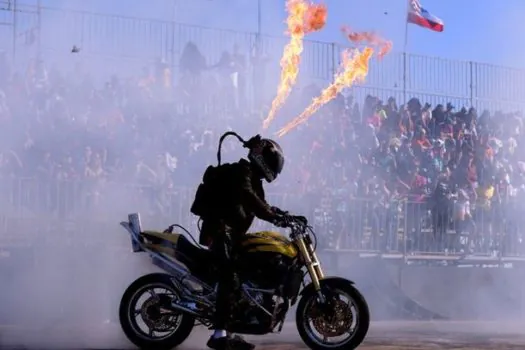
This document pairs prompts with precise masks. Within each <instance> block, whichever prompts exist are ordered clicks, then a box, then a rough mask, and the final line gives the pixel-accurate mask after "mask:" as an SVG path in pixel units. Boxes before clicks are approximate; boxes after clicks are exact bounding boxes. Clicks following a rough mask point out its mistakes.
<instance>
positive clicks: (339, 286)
mask: <svg viewBox="0 0 525 350" xmlns="http://www.w3.org/2000/svg"><path fill="white" fill-rule="evenodd" d="M321 288H322V290H329V291H334V292H338V293H339V294H345V296H347V297H349V298H350V299H351V300H352V304H353V305H354V307H355V308H356V310H357V315H355V314H354V318H356V319H357V320H356V321H357V324H356V329H355V331H354V333H353V335H352V336H351V337H350V338H349V339H347V340H345V341H343V342H341V343H337V344H323V343H321V340H320V339H316V338H315V337H314V334H312V332H311V329H312V328H313V327H311V326H309V323H310V322H309V320H308V319H307V315H306V314H307V311H308V310H307V308H309V307H310V305H311V303H312V302H315V301H316V300H317V292H316V291H315V289H314V288H307V289H306V290H305V293H304V294H303V296H302V297H301V300H300V301H299V304H298V305H297V311H296V318H295V321H296V326H297V331H298V332H299V335H300V336H301V339H302V340H303V342H304V343H305V344H306V346H308V347H309V348H310V349H312V350H328V349H330V350H342V349H344V350H353V349H356V348H357V347H358V346H359V345H360V344H361V343H362V342H363V340H364V339H365V337H366V334H367V333H368V328H369V327H370V311H369V309H368V304H367V302H366V300H365V298H364V297H363V295H362V294H361V293H360V292H359V291H358V290H357V289H356V288H355V287H354V286H353V284H352V282H350V281H348V280H345V279H342V278H333V279H330V278H327V279H324V280H322V281H321ZM356 316H357V317H356Z"/></svg>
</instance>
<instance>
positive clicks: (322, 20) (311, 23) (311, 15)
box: [305, 4, 328, 33]
mask: <svg viewBox="0 0 525 350" xmlns="http://www.w3.org/2000/svg"><path fill="white" fill-rule="evenodd" d="M327 16H328V11H327V9H326V5H324V4H318V5H315V4H310V5H309V6H308V10H306V18H305V22H306V26H305V32H306V33H312V32H317V31H319V30H321V29H323V27H324V25H325V24H326V17H327Z"/></svg>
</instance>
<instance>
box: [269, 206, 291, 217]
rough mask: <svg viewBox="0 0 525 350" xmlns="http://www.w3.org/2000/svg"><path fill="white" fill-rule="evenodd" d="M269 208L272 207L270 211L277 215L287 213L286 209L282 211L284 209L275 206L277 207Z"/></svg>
mask: <svg viewBox="0 0 525 350" xmlns="http://www.w3.org/2000/svg"><path fill="white" fill-rule="evenodd" d="M271 209H272V211H273V212H274V213H275V214H277V215H279V216H282V215H287V214H288V212H287V211H284V210H282V209H279V208H277V207H272V208H271Z"/></svg>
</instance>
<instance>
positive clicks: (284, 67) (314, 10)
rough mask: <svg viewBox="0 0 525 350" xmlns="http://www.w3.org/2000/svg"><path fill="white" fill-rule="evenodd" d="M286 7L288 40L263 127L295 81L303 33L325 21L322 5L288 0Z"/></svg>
mask: <svg viewBox="0 0 525 350" xmlns="http://www.w3.org/2000/svg"><path fill="white" fill-rule="evenodd" d="M286 8H287V10H288V18H287V20H286V22H287V26H288V34H289V35H290V42H289V43H288V44H287V45H286V46H285V47H284V52H283V56H282V58H281V80H280V82H279V86H278V88H277V95H276V96H275V98H274V100H273V101H272V107H271V109H270V112H269V113H268V116H267V117H266V119H265V120H264V122H263V128H264V129H266V128H268V126H269V124H270V122H271V121H272V120H273V119H274V118H275V113H276V112H277V110H278V109H279V108H280V107H281V106H282V105H283V104H284V102H285V101H286V99H287V98H288V96H289V95H290V92H291V91H292V86H293V85H295V83H296V81H297V76H298V75H299V63H300V62H301V53H302V52H303V39H304V36H305V34H307V33H311V32H314V31H318V30H321V29H322V28H323V27H324V25H325V23H326V17H327V10H326V6H324V5H313V4H309V3H307V2H306V0H288V1H287V3H286Z"/></svg>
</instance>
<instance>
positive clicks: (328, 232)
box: [0, 179, 525, 258]
mask: <svg viewBox="0 0 525 350" xmlns="http://www.w3.org/2000/svg"><path fill="white" fill-rule="evenodd" d="M1 190H2V193H1V197H0V198H3V201H2V203H1V204H2V215H1V216H0V217H1V221H0V246H2V245H12V244H23V243H24V242H26V243H31V242H33V243H34V242H42V241H61V242H74V241H75V239H76V238H77V237H81V236H82V237H84V239H83V240H82V241H84V242H87V243H93V242H99V241H104V242H105V244H106V245H107V244H110V243H108V236H113V235H112V234H111V235H109V233H112V232H114V231H115V230H117V224H118V222H119V221H121V220H123V219H125V218H126V214H127V213H129V212H134V211H140V212H141V213H142V215H143V217H144V222H145V225H146V226H149V227H151V228H156V229H161V228H165V227H167V226H168V225H169V224H171V223H174V222H176V223H179V224H181V225H183V226H185V227H188V228H189V229H190V231H191V232H194V233H196V232H198V231H197V222H196V218H195V217H194V216H192V215H191V214H190V212H189V208H190V206H191V201H192V199H193V194H194V189H187V188H171V189H163V188H161V187H156V186H146V185H125V184H120V183H109V182H98V183H95V182H88V181H78V182H69V181H37V180H36V179H19V180H11V181H8V180H6V179H4V180H2V187H1ZM268 200H269V202H270V203H271V204H272V205H276V206H279V207H281V208H285V209H287V210H290V211H292V212H295V213H301V214H303V215H305V216H307V217H308V218H309V220H310V222H311V223H312V225H313V226H314V228H315V230H316V232H317V234H318V244H319V247H320V248H321V249H329V250H337V251H340V252H362V253H381V254H391V255H392V254H394V255H396V254H397V255H399V256H400V257H401V256H404V257H407V256H410V255H418V256H421V255H427V256H432V255H436V254H439V255H443V254H447V255H460V256H465V255H477V256H486V257H492V258H497V257H518V256H523V255H524V254H525V247H524V246H523V245H522V243H521V242H522V231H521V230H520V229H519V227H522V226H521V224H522V222H521V219H520V215H519V210H518V209H519V206H514V204H513V203H512V202H508V203H498V202H494V203H493V204H492V206H491V207H483V206H481V205H476V206H475V209H474V211H473V216H472V217H471V218H470V217H464V211H463V208H464V207H463V206H462V205H461V203H460V202H453V201H451V202H449V203H444V204H443V203H440V204H438V203H433V202H432V201H430V200H427V201H423V202H414V201H410V200H407V199H406V198H405V199H395V200H391V201H390V202H381V201H378V200H375V199H370V198H351V197H349V196H346V195H337V194H336V195H334V194H333V193H331V191H330V193H328V191H324V192H323V193H310V194H270V195H269V199H268ZM268 227H269V226H268V225H265V224H263V223H261V222H258V223H257V224H256V227H255V228H254V229H256V230H258V229H263V228H268ZM64 232H65V234H64ZM119 236H120V235H119ZM77 241H78V240H77ZM111 241H112V240H111V239H109V242H111ZM114 242H121V241H119V240H118V239H116V240H114ZM115 244H117V243H115ZM119 244H120V243H119Z"/></svg>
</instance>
